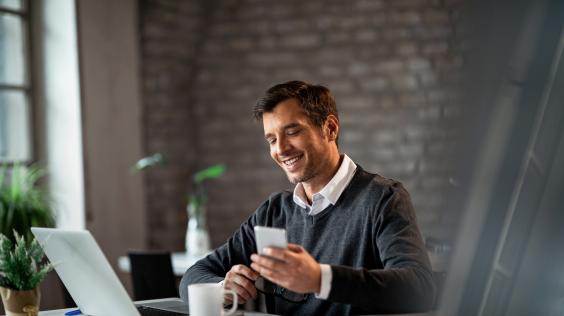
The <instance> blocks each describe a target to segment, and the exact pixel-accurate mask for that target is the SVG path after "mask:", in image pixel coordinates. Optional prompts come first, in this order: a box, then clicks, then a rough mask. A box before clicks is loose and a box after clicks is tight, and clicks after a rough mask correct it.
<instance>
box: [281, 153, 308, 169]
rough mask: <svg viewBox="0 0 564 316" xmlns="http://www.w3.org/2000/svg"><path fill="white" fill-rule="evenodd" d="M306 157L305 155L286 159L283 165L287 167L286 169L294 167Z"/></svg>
mask: <svg viewBox="0 0 564 316" xmlns="http://www.w3.org/2000/svg"><path fill="white" fill-rule="evenodd" d="M303 157H304V155H303V154H302V155H299V156H296V157H293V158H290V159H286V160H284V161H282V163H283V164H284V165H285V166H286V167H290V168H291V167H293V166H294V165H295V164H296V163H297V162H298V161H300V160H301V159H302V158H303Z"/></svg>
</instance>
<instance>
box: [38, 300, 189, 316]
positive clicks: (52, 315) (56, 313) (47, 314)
mask: <svg viewBox="0 0 564 316" xmlns="http://www.w3.org/2000/svg"><path fill="white" fill-rule="evenodd" d="M168 301H170V302H175V301H179V302H181V300H180V299H179V298H176V297H171V298H161V299H157V300H146V301H137V302H135V304H148V303H159V302H168ZM73 310H76V307H74V308H64V309H55V310H51V311H43V312H39V315H38V316H63V315H64V314H65V313H66V312H70V311H73ZM80 315H82V314H80Z"/></svg>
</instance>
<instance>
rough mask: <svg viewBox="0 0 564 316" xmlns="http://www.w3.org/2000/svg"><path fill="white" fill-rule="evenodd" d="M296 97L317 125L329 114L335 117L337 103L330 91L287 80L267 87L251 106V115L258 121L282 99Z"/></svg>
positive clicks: (320, 125) (336, 114) (319, 86)
mask: <svg viewBox="0 0 564 316" xmlns="http://www.w3.org/2000/svg"><path fill="white" fill-rule="evenodd" d="M289 99H296V100H297V101H298V104H299V105H300V106H301V108H302V109H303V110H304V112H305V114H306V115H307V117H308V118H309V119H310V120H311V122H312V123H313V124H314V125H316V126H317V127H322V126H323V123H325V120H326V119H327V116H329V115H331V114H332V115H335V116H336V117H337V118H338V117H339V114H338V113H337V105H336V104H335V98H334V97H333V95H332V94H331V91H329V89H327V88H326V87H324V86H321V85H312V84H309V83H306V82H303V81H288V82H285V83H281V84H278V85H275V86H273V87H271V88H270V89H268V90H267V91H266V93H265V95H264V96H263V97H262V98H260V99H259V100H258V101H257V103H256V105H255V107H254V108H253V115H254V116H255V119H257V120H258V121H260V120H262V115H263V114H264V113H269V112H272V111H273V110H274V108H275V107H276V106H277V105H278V104H279V103H280V102H283V101H286V100H289Z"/></svg>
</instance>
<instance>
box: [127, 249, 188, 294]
mask: <svg viewBox="0 0 564 316" xmlns="http://www.w3.org/2000/svg"><path fill="white" fill-rule="evenodd" d="M128 256H129V262H130V264H131V280H132V282H133V296H134V299H135V300H136V301H140V300H151V299H157V298H166V297H178V289H177V288H176V279H175V277H174V273H173V271H172V261H171V258H170V252H145V251H130V252H129V253H128Z"/></svg>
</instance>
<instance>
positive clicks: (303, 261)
mask: <svg viewBox="0 0 564 316" xmlns="http://www.w3.org/2000/svg"><path fill="white" fill-rule="evenodd" d="M264 254H265V255H264V256H263V255H257V254H253V255H252V256H251V260H252V261H253V263H251V268H253V269H254V270H255V271H257V272H258V273H260V275H262V276H263V277H264V278H266V279H267V280H269V281H271V282H274V283H276V284H278V285H280V286H282V287H284V288H286V289H288V290H290V291H293V292H296V293H319V291H320V288H321V267H320V266H319V263H317V261H315V259H313V257H312V256H311V255H310V254H309V253H308V252H307V251H306V250H305V249H304V248H303V247H302V246H300V245H296V244H288V249H276V248H266V249H265V253H264ZM273 258H274V259H273Z"/></svg>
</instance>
